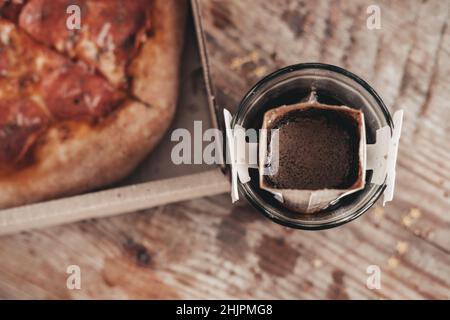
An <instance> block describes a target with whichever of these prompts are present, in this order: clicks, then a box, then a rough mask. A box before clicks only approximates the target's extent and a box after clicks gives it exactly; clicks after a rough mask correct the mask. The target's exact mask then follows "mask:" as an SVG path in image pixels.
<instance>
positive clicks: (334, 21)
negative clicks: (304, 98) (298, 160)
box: [0, 0, 450, 299]
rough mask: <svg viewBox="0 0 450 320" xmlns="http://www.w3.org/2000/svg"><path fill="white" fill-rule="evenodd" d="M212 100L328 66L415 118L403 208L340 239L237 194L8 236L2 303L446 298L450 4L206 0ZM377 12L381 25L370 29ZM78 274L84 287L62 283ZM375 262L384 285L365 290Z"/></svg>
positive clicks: (375, 215)
mask: <svg viewBox="0 0 450 320" xmlns="http://www.w3.org/2000/svg"><path fill="white" fill-rule="evenodd" d="M199 3H200V8H201V12H202V16H203V26H204V28H205V30H206V45H207V50H208V53H209V61H210V64H211V74H212V78H213V79H212V80H213V84H214V91H215V94H216V98H217V101H218V103H219V104H221V105H223V106H226V107H228V108H233V107H235V106H237V103H238V102H239V100H240V98H241V97H242V96H243V94H244V93H245V92H246V91H247V90H248V89H249V88H250V86H251V85H252V84H253V83H254V82H255V81H257V80H258V79H259V78H260V77H261V76H263V75H264V74H266V73H268V72H271V71H274V70H276V69H278V68H280V67H282V66H285V65H288V64H293V63H298V62H310V61H320V62H327V63H331V64H336V65H339V66H343V67H345V68H347V69H349V70H351V71H353V72H354V73H356V74H358V75H360V76H361V77H362V78H364V79H365V80H367V81H368V82H369V83H370V84H372V85H373V87H374V88H375V89H376V90H377V91H378V93H379V94H380V95H381V96H382V97H383V99H384V101H385V103H386V104H387V105H388V107H389V109H390V110H391V111H393V110H396V109H399V108H402V109H404V110H405V123H404V131H403V136H402V139H401V144H400V152H399V158H398V167H397V186H396V193H395V198H394V201H393V202H391V203H389V204H388V206H387V207H386V208H384V209H383V208H381V207H378V206H377V207H375V208H374V209H372V210H370V211H369V212H368V213H367V214H365V215H364V216H362V217H361V218H359V219H358V220H356V221H354V222H352V223H350V224H347V225H344V226H342V227H339V228H337V229H333V230H327V231H320V232H303V231H298V230H292V229H287V228H284V227H281V226H278V225H276V224H273V223H271V222H269V221H268V220H266V219H265V218H263V217H262V216H261V215H260V214H259V213H257V212H255V211H254V210H253V209H251V208H250V207H249V206H248V205H247V204H246V203H245V202H244V201H241V202H240V203H238V204H237V205H234V206H233V205H231V203H230V198H229V195H222V196H215V197H209V198H202V199H198V200H191V201H187V202H182V203H178V204H172V205H167V206H163V207H158V208H156V209H152V210H145V211H141V212H136V213H132V214H129V215H124V216H117V217H113V218H108V219H102V220H90V221H86V222H82V223H76V224H71V225H66V226H61V227H54V228H49V229H44V230H40V231H34V232H25V233H21V234H17V235H13V236H5V237H2V238H0V297H2V298H306V299H314V298H325V299H335V298H338V299H348V298H351V299H354V298H371V299H379V298H381V299H392V298H393V299H400V298H410V299H423V298H425V299H428V298H441V299H450V140H449V134H450V106H449V101H450V28H449V27H448V26H447V24H448V21H449V12H450V2H449V1H439V0H434V1H433V0H428V1H381V2H378V1H375V2H374V1H368V0H355V1H324V0H322V1H312V0H308V1H282V0H274V1H263V0H250V1H239V0H222V1H212V0H201V1H199ZM373 3H376V4H379V5H380V6H381V14H382V29H380V30H373V31H370V30H368V29H367V28H366V18H367V14H366V8H367V6H368V5H370V4H373ZM71 264H77V265H79V266H80V267H81V273H82V289H81V290H74V291H70V290H67V289H66V287H65V283H66V276H67V275H66V273H65V271H66V268H67V266H68V265H71ZM369 265H378V266H379V267H380V268H381V270H382V277H381V289H380V290H369V289H368V288H367V287H366V280H367V273H366V268H367V267H368V266H369Z"/></svg>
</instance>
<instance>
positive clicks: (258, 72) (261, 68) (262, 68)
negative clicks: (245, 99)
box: [252, 66, 267, 78]
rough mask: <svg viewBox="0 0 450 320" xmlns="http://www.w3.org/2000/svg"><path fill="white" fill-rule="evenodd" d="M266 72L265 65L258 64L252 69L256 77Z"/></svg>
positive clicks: (260, 76)
mask: <svg viewBox="0 0 450 320" xmlns="http://www.w3.org/2000/svg"><path fill="white" fill-rule="evenodd" d="M266 73H267V68H266V67H265V66H259V67H257V68H256V69H255V70H253V72H252V75H254V76H255V77H257V78H262V77H263V76H264V75H265V74H266Z"/></svg>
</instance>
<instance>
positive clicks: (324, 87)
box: [231, 63, 393, 230]
mask: <svg viewBox="0 0 450 320" xmlns="http://www.w3.org/2000/svg"><path fill="white" fill-rule="evenodd" d="M312 90H315V91H316V93H317V97H318V101H319V102H320V103H324V104H330V105H346V106H348V107H351V108H355V109H359V110H361V111H362V112H363V113H364V117H365V123H366V138H367V143H369V144H370V143H375V133H376V131H377V130H378V129H379V128H381V127H384V126H389V127H390V128H391V131H392V129H393V123H392V119H391V115H390V113H389V111H388V109H387V108H386V106H385V105H384V103H383V101H382V100H381V98H380V97H379V95H378V94H377V93H376V92H375V90H373V89H372V88H371V87H370V86H369V85H368V84H367V83H366V82H365V81H364V80H362V79H361V78H359V77H358V76H356V75H354V74H353V73H351V72H349V71H347V70H345V69H342V68H339V67H336V66H333V65H328V64H322V63H302V64H296V65H292V66H289V67H286V68H283V69H280V70H278V71H276V72H274V73H272V74H270V75H268V76H267V77H265V78H264V79H262V80H261V81H259V82H258V83H257V84H256V85H255V86H253V88H251V90H250V91H249V92H248V93H247V94H246V95H245V97H244V98H243V99H242V101H241V103H240V104H239V108H238V111H237V112H236V113H235V115H234V116H233V120H232V124H231V126H232V127H234V126H235V125H236V124H239V125H241V126H243V127H244V128H247V129H249V128H254V129H257V130H258V129H260V128H261V126H262V120H263V116H264V113H265V112H266V111H267V110H269V109H272V108H276V107H279V106H281V105H288V104H293V103H297V102H300V101H302V100H305V98H307V97H308V96H309V95H310V93H311V91H312ZM280 143H282V141H280ZM250 176H251V181H250V182H248V183H241V182H238V184H239V186H238V187H239V191H240V193H241V194H243V195H244V196H245V197H246V199H247V200H248V201H249V202H250V203H251V204H252V205H253V206H254V207H256V208H257V209H258V210H259V211H260V212H262V213H263V214H264V215H265V216H267V217H268V218H270V219H272V220H273V221H275V222H277V223H279V224H282V225H285V226H288V227H292V228H299V229H308V230H319V229H327V228H333V227H336V226H339V225H342V224H344V223H347V222H349V221H351V220H353V219H356V218H357V217H359V216H361V215H362V214H363V213H364V212H366V211H367V210H368V209H369V208H370V207H371V206H372V205H373V204H374V203H375V202H376V201H377V200H378V198H379V197H380V196H381V195H382V193H383V191H384V189H385V187H386V186H385V184H382V185H375V184H372V183H370V181H371V176H372V174H371V171H368V172H367V174H366V184H365V187H364V189H363V190H361V191H358V192H356V193H353V194H351V195H348V196H346V197H343V198H341V199H339V200H338V201H336V202H335V203H333V204H332V205H331V206H329V207H328V208H327V209H325V210H322V211H320V212H317V213H313V214H303V213H298V212H293V211H291V210H289V209H288V208H286V207H285V206H283V204H282V203H280V202H279V201H277V200H276V199H275V198H274V197H273V195H272V194H271V193H269V192H267V191H264V190H262V189H260V188H259V176H258V172H257V170H256V169H250Z"/></svg>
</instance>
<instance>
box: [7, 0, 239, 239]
mask: <svg viewBox="0 0 450 320" xmlns="http://www.w3.org/2000/svg"><path fill="white" fill-rule="evenodd" d="M192 12H193V14H190V15H189V19H188V20H189V21H188V25H187V29H186V44H185V49H184V53H183V60H182V72H181V88H180V94H179V103H178V108H177V113H176V116H175V119H174V121H173V123H172V126H171V128H170V129H169V131H168V132H167V134H166V135H165V137H164V138H163V139H162V141H161V142H160V144H159V145H158V147H157V148H156V149H155V150H154V151H153V152H152V153H151V154H150V155H149V156H148V157H147V158H146V159H145V160H144V161H143V162H142V163H141V164H140V166H139V167H138V168H137V169H136V170H135V171H134V172H133V173H132V174H131V175H130V176H129V177H127V178H126V179H124V180H123V181H121V182H119V183H117V184H115V185H113V186H110V187H109V188H105V189H101V190H97V191H94V192H89V193H85V194H82V195H77V196H73V197H67V198H61V199H57V200H52V201H46V202H41V203H35V204H31V205H26V206H21V207H16V208H11V209H6V210H1V211H0V234H7V233H12V232H18V231H22V230H28V229H32V228H39V227H47V226H53V225H57V224H63V223H69V222H75V221H80V220H84V219H90V218H100V217H107V216H112V215H116V214H121V213H127V212H132V211H136V210H141V209H145V208H150V207H153V206H159V205H164V204H168V203H171V202H176V201H183V200H188V199H192V198H196V197H202V196H210V195H215V194H220V193H224V192H228V191H229V188H230V187H229V181H228V179H227V177H226V176H225V175H224V167H219V166H214V165H206V164H190V165H189V164H186V165H175V164H174V163H173V162H172V161H171V157H170V156H171V150H172V148H173V146H174V145H175V142H172V141H171V139H170V137H171V132H172V131H173V130H174V129H176V128H186V129H188V130H189V131H190V132H192V131H193V127H194V121H196V120H201V121H202V125H203V130H206V129H207V127H211V128H218V127H219V125H218V124H219V122H220V120H218V114H217V112H216V109H215V103H214V97H213V95H212V93H211V85H210V79H209V70H208V66H207V57H206V53H205V47H204V42H203V34H202V31H201V25H200V20H199V17H198V7H197V3H196V1H195V0H193V1H192Z"/></svg>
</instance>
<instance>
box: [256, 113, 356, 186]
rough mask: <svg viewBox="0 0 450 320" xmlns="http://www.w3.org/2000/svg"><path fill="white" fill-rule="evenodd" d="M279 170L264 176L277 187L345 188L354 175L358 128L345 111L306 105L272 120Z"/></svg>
mask: <svg viewBox="0 0 450 320" xmlns="http://www.w3.org/2000/svg"><path fill="white" fill-rule="evenodd" d="M269 129H279V130H280V131H279V170H278V172H277V173H276V174H274V175H267V176H265V180H266V182H267V184H268V185H269V186H271V187H274V188H277V189H303V190H318V189H346V188H349V187H351V186H352V185H353V184H354V183H355V182H356V180H357V178H358V158H359V155H358V146H359V139H360V137H359V130H358V124H357V123H356V121H355V120H354V119H353V118H352V117H351V116H350V115H348V114H346V113H345V112H338V111H335V110H323V109H322V110H321V109H316V108H308V109H302V110H293V111H290V112H288V113H286V114H284V115H283V116H282V117H281V118H280V119H278V120H275V121H274V123H273V124H272V125H271V127H270V128H269Z"/></svg>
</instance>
